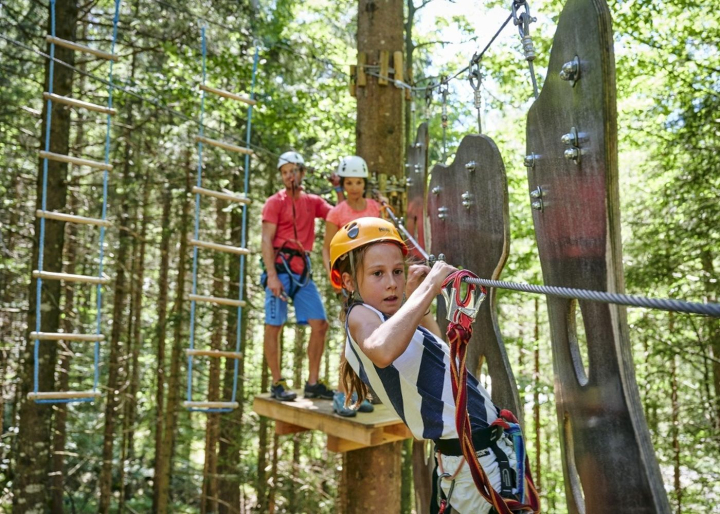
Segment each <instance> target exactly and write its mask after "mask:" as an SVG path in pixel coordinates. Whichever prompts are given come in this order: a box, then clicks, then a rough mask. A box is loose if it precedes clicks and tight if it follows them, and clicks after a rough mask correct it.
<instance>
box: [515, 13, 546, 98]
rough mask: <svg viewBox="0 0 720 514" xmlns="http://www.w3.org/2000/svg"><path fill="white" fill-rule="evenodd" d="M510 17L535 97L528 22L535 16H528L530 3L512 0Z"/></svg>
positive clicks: (531, 46)
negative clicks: (521, 9)
mask: <svg viewBox="0 0 720 514" xmlns="http://www.w3.org/2000/svg"><path fill="white" fill-rule="evenodd" d="M522 7H524V8H525V9H524V12H522V13H520V14H518V11H519V10H520V8H522ZM512 18H513V24H514V25H515V26H516V27H517V28H518V32H519V33H520V42H521V43H522V47H523V54H524V55H525V60H526V61H527V63H528V68H529V69H530V80H532V86H533V94H534V95H535V99H537V97H538V95H539V93H538V85H537V79H536V78H535V65H534V64H533V61H534V60H535V46H534V45H533V40H532V36H530V24H531V23H534V22H536V21H537V18H533V17H532V16H530V5H529V4H528V3H527V0H514V1H513V5H512Z"/></svg>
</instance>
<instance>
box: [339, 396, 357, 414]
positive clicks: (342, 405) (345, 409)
mask: <svg viewBox="0 0 720 514" xmlns="http://www.w3.org/2000/svg"><path fill="white" fill-rule="evenodd" d="M333 412H334V413H335V414H338V415H339V416H342V417H344V418H352V417H353V416H356V415H357V412H356V411H355V410H354V409H351V408H349V407H345V393H341V392H337V393H335V394H334V395H333Z"/></svg>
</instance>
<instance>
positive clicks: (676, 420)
mask: <svg viewBox="0 0 720 514" xmlns="http://www.w3.org/2000/svg"><path fill="white" fill-rule="evenodd" d="M671 314H672V313H671ZM671 324H672V321H671ZM670 333H672V331H671V332H670ZM670 380H671V393H670V395H671V396H670V402H671V405H672V427H671V429H670V430H671V432H672V448H673V487H674V489H675V499H676V501H677V510H676V512H677V514H681V513H682V497H683V489H682V483H681V482H680V478H681V474H682V471H681V469H680V439H679V435H680V404H679V403H678V380H677V355H673V356H672V358H671V360H670Z"/></svg>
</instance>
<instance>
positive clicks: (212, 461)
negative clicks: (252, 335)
mask: <svg viewBox="0 0 720 514" xmlns="http://www.w3.org/2000/svg"><path fill="white" fill-rule="evenodd" d="M224 209H225V202H224V201H223V200H218V201H217V203H216V214H215V219H216V220H217V235H218V240H220V241H225V240H226V233H225V232H226V230H225V227H226V225H227V214H226V213H225V212H224ZM226 274H227V260H226V259H225V254H224V253H220V252H216V253H215V255H214V258H213V289H212V294H213V296H215V297H219V298H224V297H225V275H226ZM224 325H225V309H223V308H221V307H220V306H219V305H216V306H215V308H214V309H213V319H212V327H213V333H212V338H211V340H210V347H211V349H212V350H222V349H223V348H222V341H223V339H224V338H223V336H224V335H225V327H224ZM228 360H232V359H228ZM209 369H210V378H209V380H208V399H209V400H210V401H215V400H218V399H219V398H220V360H219V359H215V358H210V366H209ZM219 438H220V414H218V413H209V414H208V415H207V424H206V434H205V466H204V469H203V487H202V499H201V507H200V512H202V513H203V514H204V513H206V512H213V513H215V512H217V511H218V480H217V471H218V469H217V468H218V462H217V460H218V454H217V445H218V439H219Z"/></svg>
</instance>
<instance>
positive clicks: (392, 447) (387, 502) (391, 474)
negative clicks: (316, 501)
mask: <svg viewBox="0 0 720 514" xmlns="http://www.w3.org/2000/svg"><path fill="white" fill-rule="evenodd" d="M402 445H403V443H402V441H398V442H395V443H388V444H383V445H381V446H372V447H370V448H364V449H362V450H354V451H351V452H347V453H346V456H345V468H344V469H343V471H344V473H346V477H345V480H346V484H347V487H346V490H345V494H346V497H347V500H346V505H347V512H348V513H350V514H355V513H357V514H367V513H368V512H400V475H401V469H400V459H399V458H398V457H399V455H400V452H401V451H402ZM378 505H382V506H384V507H383V508H382V509H377V508H376V507H377V506H378Z"/></svg>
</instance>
